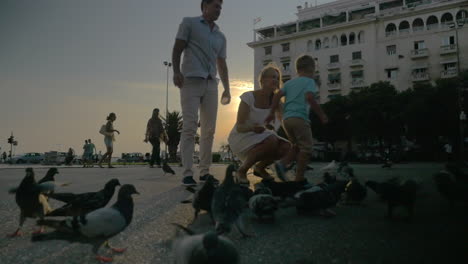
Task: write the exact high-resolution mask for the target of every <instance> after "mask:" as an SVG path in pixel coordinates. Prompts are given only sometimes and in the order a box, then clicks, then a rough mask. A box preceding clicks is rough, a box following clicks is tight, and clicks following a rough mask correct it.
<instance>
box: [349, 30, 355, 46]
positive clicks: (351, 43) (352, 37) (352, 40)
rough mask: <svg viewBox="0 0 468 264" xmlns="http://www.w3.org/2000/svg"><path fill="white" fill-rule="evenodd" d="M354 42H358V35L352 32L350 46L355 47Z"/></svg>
mask: <svg viewBox="0 0 468 264" xmlns="http://www.w3.org/2000/svg"><path fill="white" fill-rule="evenodd" d="M354 42H356V34H354V32H351V34H349V45H353V44H354Z"/></svg>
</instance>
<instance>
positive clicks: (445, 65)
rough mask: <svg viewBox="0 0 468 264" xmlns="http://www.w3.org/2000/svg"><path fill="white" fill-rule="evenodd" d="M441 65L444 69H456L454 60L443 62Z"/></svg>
mask: <svg viewBox="0 0 468 264" xmlns="http://www.w3.org/2000/svg"><path fill="white" fill-rule="evenodd" d="M442 67H443V68H444V70H445V71H449V70H456V69H457V63H456V62H450V63H444V64H442Z"/></svg>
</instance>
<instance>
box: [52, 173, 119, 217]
mask: <svg viewBox="0 0 468 264" xmlns="http://www.w3.org/2000/svg"><path fill="white" fill-rule="evenodd" d="M117 185H119V186H120V182H119V180H118V179H111V180H109V181H108V182H107V183H106V185H105V186H104V189H102V190H100V191H98V192H88V193H81V194H73V193H53V194H50V195H49V197H50V198H53V199H55V200H59V201H62V202H64V203H66V204H65V205H64V206H62V207H60V208H57V209H55V210H53V211H52V212H50V213H48V214H47V216H78V215H83V214H87V213H89V212H92V211H94V210H96V209H99V208H102V207H104V206H106V205H107V203H109V201H110V199H111V198H112V196H114V192H115V187H116V186H117Z"/></svg>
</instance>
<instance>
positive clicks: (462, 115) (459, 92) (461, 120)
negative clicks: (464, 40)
mask: <svg viewBox="0 0 468 264" xmlns="http://www.w3.org/2000/svg"><path fill="white" fill-rule="evenodd" d="M465 18H466V13H465V12H462V13H461V17H460V19H457V18H455V21H454V22H453V23H451V24H450V25H449V26H450V28H452V29H455V44H456V45H457V73H458V78H460V77H461V64H460V46H459V41H458V29H459V28H462V27H463V26H464V25H465ZM462 89H463V87H462V86H461V84H459V86H458V89H457V97H458V110H459V116H458V126H459V132H460V142H459V144H460V150H459V151H460V152H459V153H460V156H459V159H460V161H463V160H464V152H465V137H464V135H463V134H464V127H463V125H464V122H465V120H466V115H465V112H464V111H463V98H462Z"/></svg>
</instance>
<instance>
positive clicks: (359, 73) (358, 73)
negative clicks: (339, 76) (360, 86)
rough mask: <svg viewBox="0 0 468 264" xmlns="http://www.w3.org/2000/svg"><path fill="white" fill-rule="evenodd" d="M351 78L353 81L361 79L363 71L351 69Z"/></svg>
mask: <svg viewBox="0 0 468 264" xmlns="http://www.w3.org/2000/svg"><path fill="white" fill-rule="evenodd" d="M351 78H352V79H353V81H356V80H362V79H363V78H364V71H363V70H359V71H352V72H351Z"/></svg>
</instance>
